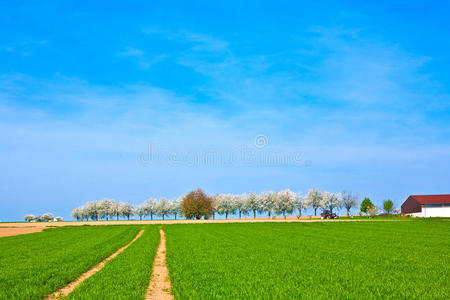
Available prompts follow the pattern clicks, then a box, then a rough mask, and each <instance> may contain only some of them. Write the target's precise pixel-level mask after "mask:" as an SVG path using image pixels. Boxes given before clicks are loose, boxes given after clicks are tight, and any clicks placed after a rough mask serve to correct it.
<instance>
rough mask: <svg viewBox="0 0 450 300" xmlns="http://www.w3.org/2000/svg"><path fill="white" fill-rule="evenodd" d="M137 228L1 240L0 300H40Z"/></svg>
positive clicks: (56, 230) (54, 230)
mask: <svg viewBox="0 0 450 300" xmlns="http://www.w3.org/2000/svg"><path fill="white" fill-rule="evenodd" d="M139 230H140V227H139V226H80V227H60V228H52V229H47V230H45V231H43V232H40V233H33V234H29V235H21V236H13V237H4V238H0V299H39V298H43V297H45V296H47V295H49V294H50V293H52V292H54V291H56V290H57V289H59V288H61V287H63V286H65V285H66V284H67V283H69V282H71V281H73V280H75V279H76V278H78V277H79V276H80V275H81V274H82V273H83V272H85V271H87V270H88V269H90V268H91V267H92V266H94V265H96V264H97V263H99V262H100V261H102V260H103V259H104V258H106V257H107V256H108V255H110V254H111V253H113V252H114V251H115V250H117V249H118V248H120V247H121V246H123V245H125V244H127V243H128V242H129V241H131V240H132V239H133V238H134V237H135V236H136V234H137V233H138V232H139Z"/></svg>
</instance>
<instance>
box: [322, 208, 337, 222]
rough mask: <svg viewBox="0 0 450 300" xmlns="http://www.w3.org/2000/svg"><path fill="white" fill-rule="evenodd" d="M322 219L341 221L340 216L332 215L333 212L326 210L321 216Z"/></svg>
mask: <svg viewBox="0 0 450 300" xmlns="http://www.w3.org/2000/svg"><path fill="white" fill-rule="evenodd" d="M320 218H321V219H322V220H323V219H339V216H338V215H336V214H335V213H332V212H331V210H328V209H325V210H324V211H323V212H322V213H321V214H320Z"/></svg>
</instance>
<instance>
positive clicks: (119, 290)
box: [67, 226, 159, 299]
mask: <svg viewBox="0 0 450 300" xmlns="http://www.w3.org/2000/svg"><path fill="white" fill-rule="evenodd" d="M158 244H159V230H158V227H157V226H146V227H145V231H144V234H143V235H142V236H141V237H140V238H139V239H137V240H136V241H135V242H134V243H133V244H131V245H130V246H129V247H128V248H127V249H126V250H125V251H124V252H122V253H121V254H119V255H118V256H117V257H116V258H114V259H113V260H111V261H110V262H108V263H107V264H106V265H105V267H104V268H103V269H101V270H100V271H99V272H97V273H96V274H94V275H93V276H92V277H90V278H88V279H87V280H86V281H84V282H83V283H82V284H81V285H80V286H79V287H77V288H76V289H75V290H74V291H73V292H72V293H71V294H70V295H69V297H68V298H67V299H143V298H144V295H145V291H146V289H147V287H148V284H149V281H150V276H151V272H152V267H153V260H154V258H155V254H156V249H157V247H158Z"/></svg>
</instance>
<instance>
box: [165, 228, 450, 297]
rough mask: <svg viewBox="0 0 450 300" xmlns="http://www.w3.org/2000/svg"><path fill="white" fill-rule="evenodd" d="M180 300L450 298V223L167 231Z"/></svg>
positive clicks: (175, 291)
mask: <svg viewBox="0 0 450 300" xmlns="http://www.w3.org/2000/svg"><path fill="white" fill-rule="evenodd" d="M163 228H164V230H165V232H166V237H167V263H168V267H169V273H170V278H171V282H172V290H173V294H174V295H175V298H179V299H211V298H219V299H255V298H259V299H261V298H263V299H269V298H270V299H278V298H282V299H295V298H310V299H314V298H359V299H365V298H372V299H373V298H402V299H405V298H426V299H449V297H450V286H449V285H448V282H449V279H450V267H449V266H450V251H449V249H450V223H449V222H448V221H439V220H433V221H391V222H386V221H380V222H322V223H257V224H256V223H253V224H252V223H247V224H237V223H235V224H195V225H166V226H164V227H163Z"/></svg>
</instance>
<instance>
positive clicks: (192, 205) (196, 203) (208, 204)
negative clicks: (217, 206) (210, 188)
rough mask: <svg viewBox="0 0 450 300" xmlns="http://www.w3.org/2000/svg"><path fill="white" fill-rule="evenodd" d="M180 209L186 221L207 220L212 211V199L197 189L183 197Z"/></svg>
mask: <svg viewBox="0 0 450 300" xmlns="http://www.w3.org/2000/svg"><path fill="white" fill-rule="evenodd" d="M181 209H182V211H183V215H184V216H185V217H186V219H197V220H200V219H201V218H202V217H205V219H207V218H208V217H209V216H210V215H211V213H212V211H213V199H212V198H211V197H209V196H208V195H206V194H205V193H204V192H203V191H202V190H201V189H197V190H195V191H192V192H190V193H189V194H187V195H186V196H184V198H183V202H182V203H181Z"/></svg>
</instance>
